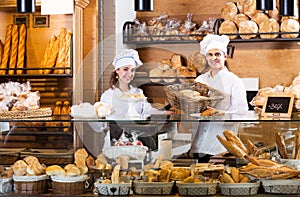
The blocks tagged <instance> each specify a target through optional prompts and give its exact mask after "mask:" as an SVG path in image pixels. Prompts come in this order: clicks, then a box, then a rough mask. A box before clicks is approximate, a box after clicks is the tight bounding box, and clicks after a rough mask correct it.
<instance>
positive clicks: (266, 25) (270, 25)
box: [259, 18, 279, 39]
mask: <svg viewBox="0 0 300 197" xmlns="http://www.w3.org/2000/svg"><path fill="white" fill-rule="evenodd" d="M271 32H279V23H278V22H277V21H276V20H275V19H274V18H269V19H266V20H264V21H263V22H261V23H260V25H259V33H271ZM278 36H279V34H278V33H277V34H276V33H275V34H260V38H262V39H268V38H277V37H278Z"/></svg>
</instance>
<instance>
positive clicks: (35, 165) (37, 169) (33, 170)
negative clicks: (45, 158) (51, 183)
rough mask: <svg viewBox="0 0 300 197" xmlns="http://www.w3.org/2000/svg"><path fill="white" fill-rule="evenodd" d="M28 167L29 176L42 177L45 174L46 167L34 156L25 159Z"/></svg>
mask: <svg viewBox="0 0 300 197" xmlns="http://www.w3.org/2000/svg"><path fill="white" fill-rule="evenodd" d="M23 160H24V161H25V162H26V163H27V165H28V167H27V174H30V175H41V174H44V173H45V169H46V167H45V166H44V165H42V164H40V162H39V160H38V158H36V157H34V156H27V157H25V158H24V159H23Z"/></svg>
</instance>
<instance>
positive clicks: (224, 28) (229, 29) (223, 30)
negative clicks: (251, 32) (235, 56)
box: [219, 20, 238, 39]
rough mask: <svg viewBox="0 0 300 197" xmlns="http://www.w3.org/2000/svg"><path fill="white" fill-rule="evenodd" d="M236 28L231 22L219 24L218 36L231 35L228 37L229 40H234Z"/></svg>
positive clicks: (226, 21)
mask: <svg viewBox="0 0 300 197" xmlns="http://www.w3.org/2000/svg"><path fill="white" fill-rule="evenodd" d="M237 33H238V28H237V26H236V24H235V23H234V22H233V21H231V20H225V21H224V22H223V23H221V25H220V28H219V34H233V35H228V37H229V38H230V39H235V38H237V37H238V35H237Z"/></svg>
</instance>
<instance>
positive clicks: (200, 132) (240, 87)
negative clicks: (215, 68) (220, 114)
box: [191, 67, 248, 155]
mask: <svg viewBox="0 0 300 197" xmlns="http://www.w3.org/2000/svg"><path fill="white" fill-rule="evenodd" d="M195 82H201V83H204V84H206V85H208V86H209V87H212V88H214V89H216V90H218V91H220V92H222V93H223V94H224V99H223V100H222V101H221V103H220V105H219V106H217V107H216V108H217V109H218V110H222V111H225V112H227V113H228V112H230V113H238V114H245V113H246V112H247V111H248V104H247V97H246V89H245V86H244V84H243V82H242V80H241V79H240V78H238V77H237V76H236V75H235V74H234V73H232V72H230V71H228V69H227V68H226V67H225V68H224V69H222V70H221V71H219V72H218V73H217V74H216V75H215V76H214V77H212V76H211V74H210V71H208V72H206V73H205V74H202V75H199V76H198V77H197V78H196V79H195ZM238 126H239V124H238V123H226V122H199V123H195V124H193V132H192V140H191V153H204V154H210V155H216V154H219V153H222V152H225V151H226V149H225V148H224V146H223V145H222V144H221V143H220V142H219V141H218V139H217V135H221V136H223V131H224V130H226V129H229V130H231V131H233V132H235V133H237V132H238Z"/></svg>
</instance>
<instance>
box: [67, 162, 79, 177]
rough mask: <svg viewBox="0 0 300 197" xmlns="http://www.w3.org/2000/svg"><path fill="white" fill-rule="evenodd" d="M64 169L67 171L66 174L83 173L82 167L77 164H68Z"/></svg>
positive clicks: (75, 174)
mask: <svg viewBox="0 0 300 197" xmlns="http://www.w3.org/2000/svg"><path fill="white" fill-rule="evenodd" d="M64 170H65V172H66V174H65V175H66V176H78V175H80V174H81V171H80V169H79V168H78V167H77V166H76V165H75V164H67V165H66V166H65V167H64Z"/></svg>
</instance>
